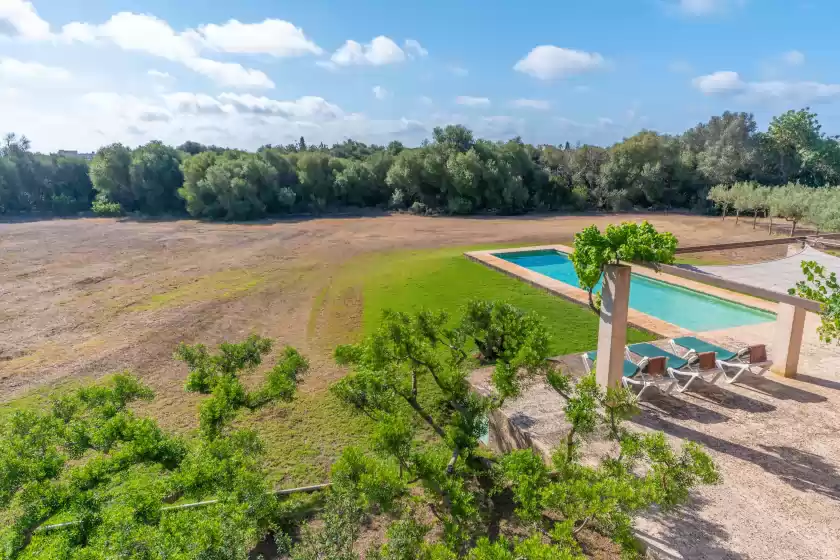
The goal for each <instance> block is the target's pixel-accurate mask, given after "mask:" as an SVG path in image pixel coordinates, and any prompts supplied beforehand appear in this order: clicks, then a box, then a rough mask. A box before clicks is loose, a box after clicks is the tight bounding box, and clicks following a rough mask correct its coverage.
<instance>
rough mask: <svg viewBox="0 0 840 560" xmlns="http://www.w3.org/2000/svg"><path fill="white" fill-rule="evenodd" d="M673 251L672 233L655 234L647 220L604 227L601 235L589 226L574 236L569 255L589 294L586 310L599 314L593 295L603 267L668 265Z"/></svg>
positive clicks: (599, 310)
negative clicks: (624, 263) (613, 265)
mask: <svg viewBox="0 0 840 560" xmlns="http://www.w3.org/2000/svg"><path fill="white" fill-rule="evenodd" d="M676 249H677V238H676V237H674V235H673V234H672V233H668V232H663V233H659V232H658V231H656V228H654V227H653V226H652V225H650V223H648V222H647V221H644V222H642V223H641V224H637V223H632V222H623V223H622V224H621V225H613V224H611V225H608V226H607V227H606V229H605V230H604V233H601V231H600V230H599V229H598V227H597V226H594V225H592V226H589V227H587V228H585V229H584V230H583V231H581V232H579V233H576V234H575V242H574V252H572V254H571V255H569V258H570V259H571V261H572V263H573V264H574V267H575V273H576V274H577V277H578V282H579V283H580V285H581V287H582V288H583V289H585V290H586V291H587V293H588V294H589V307H590V308H591V309H592V310H593V311H594V312H595V313H598V314H600V312H601V305H600V297H598V298H597V299H596V298H595V296H594V294H593V292H594V291H595V288H596V287H597V286H598V284H599V282H600V281H601V276H602V275H603V273H604V269H605V268H606V266H607V265H612V264H620V263H621V262H622V261H623V262H626V263H632V262H637V263H644V264H650V265H654V266H655V265H657V264H660V263H661V264H671V263H673V262H674V252H675V251H676Z"/></svg>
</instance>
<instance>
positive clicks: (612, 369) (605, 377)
mask: <svg viewBox="0 0 840 560" xmlns="http://www.w3.org/2000/svg"><path fill="white" fill-rule="evenodd" d="M603 285H604V287H603V289H602V290H601V322H600V325H599V326H598V359H597V363H596V364H595V379H596V380H597V381H598V384H599V385H601V386H602V387H616V386H618V385H620V384H621V375H622V372H623V369H624V345H625V344H627V309H628V307H629V305H630V267H629V266H625V265H609V266H607V267H606V269H605V270H604V281H603Z"/></svg>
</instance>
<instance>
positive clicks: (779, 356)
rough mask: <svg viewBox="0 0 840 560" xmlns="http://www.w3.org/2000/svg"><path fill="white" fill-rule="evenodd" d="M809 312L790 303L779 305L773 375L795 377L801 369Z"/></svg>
mask: <svg viewBox="0 0 840 560" xmlns="http://www.w3.org/2000/svg"><path fill="white" fill-rule="evenodd" d="M806 313H807V311H805V309H803V308H801V307H796V306H794V305H790V304H789V303H779V309H778V311H777V312H776V340H775V341H774V344H773V366H772V367H771V368H770V370H771V371H772V372H773V373H777V374H779V375H783V376H784V377H794V376H795V375H796V372H797V369H798V367H799V352H800V350H801V349H802V335H803V334H804V332H805V316H806Z"/></svg>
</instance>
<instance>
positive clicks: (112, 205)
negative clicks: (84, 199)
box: [91, 196, 125, 217]
mask: <svg viewBox="0 0 840 560" xmlns="http://www.w3.org/2000/svg"><path fill="white" fill-rule="evenodd" d="M91 210H93V213H94V214H96V215H97V216H106V217H113V216H122V215H123V214H124V213H125V212H123V207H122V205H121V204H119V203H118V202H111V201H109V200H107V199H105V198H102V197H99V196H98V197H96V200H94V201H93V204H92V205H91Z"/></svg>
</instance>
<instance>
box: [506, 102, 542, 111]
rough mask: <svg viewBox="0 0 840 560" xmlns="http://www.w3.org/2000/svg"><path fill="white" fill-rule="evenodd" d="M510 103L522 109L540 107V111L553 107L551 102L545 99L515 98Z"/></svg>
mask: <svg viewBox="0 0 840 560" xmlns="http://www.w3.org/2000/svg"><path fill="white" fill-rule="evenodd" d="M510 104H511V105H513V106H514V107H519V108H520V109H538V110H540V111H547V110H549V109H551V103H549V102H548V101H545V100H543V99H515V100H513V101H511V102H510Z"/></svg>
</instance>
